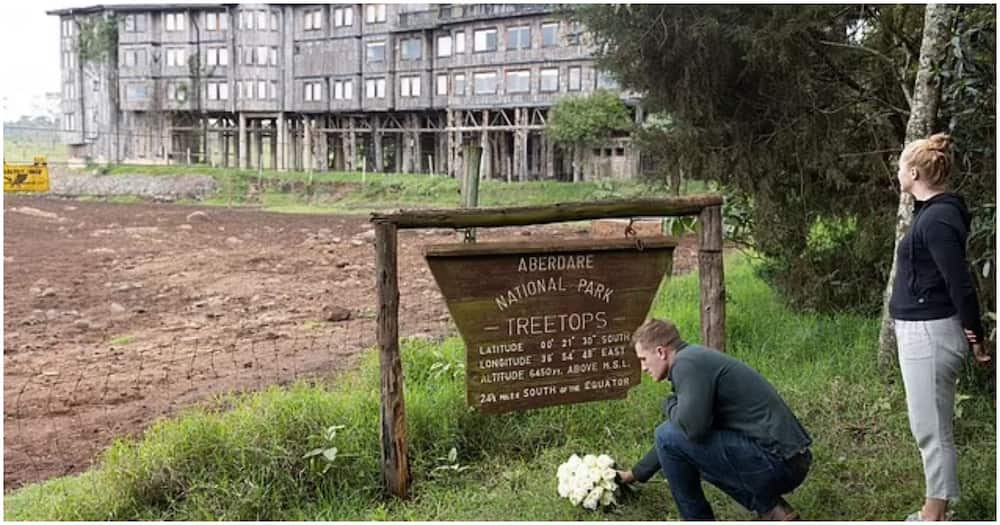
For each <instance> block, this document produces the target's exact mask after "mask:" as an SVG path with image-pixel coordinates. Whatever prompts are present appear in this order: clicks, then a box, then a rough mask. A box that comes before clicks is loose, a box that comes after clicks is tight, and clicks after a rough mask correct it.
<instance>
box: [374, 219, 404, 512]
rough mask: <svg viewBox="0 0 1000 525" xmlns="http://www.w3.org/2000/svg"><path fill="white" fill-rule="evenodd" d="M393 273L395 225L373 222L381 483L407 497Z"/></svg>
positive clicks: (394, 273) (402, 407) (400, 372)
mask: <svg viewBox="0 0 1000 525" xmlns="http://www.w3.org/2000/svg"><path fill="white" fill-rule="evenodd" d="M396 270H397V267H396V225H395V224H392V223H387V222H376V223H375V278H376V288H377V290H378V320H377V324H378V327H377V334H376V337H377V339H378V346H379V368H380V370H381V376H382V386H381V389H382V409H381V427H380V433H379V436H380V438H381V444H382V456H381V457H382V481H383V484H384V486H385V489H386V490H387V491H388V492H389V493H390V494H392V495H393V496H396V497H398V498H406V497H407V493H408V492H409V489H410V463H409V457H408V456H407V454H408V453H407V444H406V407H405V406H404V403H403V367H402V361H401V360H400V356H399V282H398V279H397V274H396Z"/></svg>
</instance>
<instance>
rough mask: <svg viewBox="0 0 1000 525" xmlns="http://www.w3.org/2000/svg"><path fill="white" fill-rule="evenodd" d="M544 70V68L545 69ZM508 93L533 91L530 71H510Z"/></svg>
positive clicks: (508, 73)
mask: <svg viewBox="0 0 1000 525" xmlns="http://www.w3.org/2000/svg"><path fill="white" fill-rule="evenodd" d="M543 71H544V70H543ZM506 87H507V93H528V92H530V91H531V72H530V71H508V72H507V86H506Z"/></svg>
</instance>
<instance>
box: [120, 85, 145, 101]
mask: <svg viewBox="0 0 1000 525" xmlns="http://www.w3.org/2000/svg"><path fill="white" fill-rule="evenodd" d="M148 97H149V93H148V92H147V90H146V85H145V84H129V85H128V86H127V87H126V88H125V98H127V99H129V100H146V99H147V98H148Z"/></svg>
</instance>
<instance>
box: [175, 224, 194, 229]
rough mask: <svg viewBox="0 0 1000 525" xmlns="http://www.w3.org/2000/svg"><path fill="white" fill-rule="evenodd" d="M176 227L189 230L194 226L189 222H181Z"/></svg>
mask: <svg viewBox="0 0 1000 525" xmlns="http://www.w3.org/2000/svg"><path fill="white" fill-rule="evenodd" d="M177 229H180V230H191V229H194V226H191V225H190V224H181V225H179V226H177Z"/></svg>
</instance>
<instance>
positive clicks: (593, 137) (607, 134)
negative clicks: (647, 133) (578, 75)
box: [545, 90, 632, 146]
mask: <svg viewBox="0 0 1000 525" xmlns="http://www.w3.org/2000/svg"><path fill="white" fill-rule="evenodd" d="M631 129H632V121H631V119H630V118H629V113H628V109H627V108H626V107H625V104H623V103H622V101H621V100H619V99H618V96H617V95H615V94H614V93H611V92H610V91H605V90H599V91H595V92H594V93H593V94H591V95H588V96H581V97H563V98H561V99H560V100H559V102H558V103H556V105H555V106H553V107H552V113H551V114H550V117H549V121H548V124H547V125H546V127H545V133H546V135H547V136H548V137H549V138H551V139H552V141H553V142H555V143H556V144H560V145H563V146H591V145H594V144H598V143H600V142H601V141H603V140H607V139H608V138H611V137H612V136H614V135H616V134H621V133H625V132H628V131H630V130H631Z"/></svg>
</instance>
